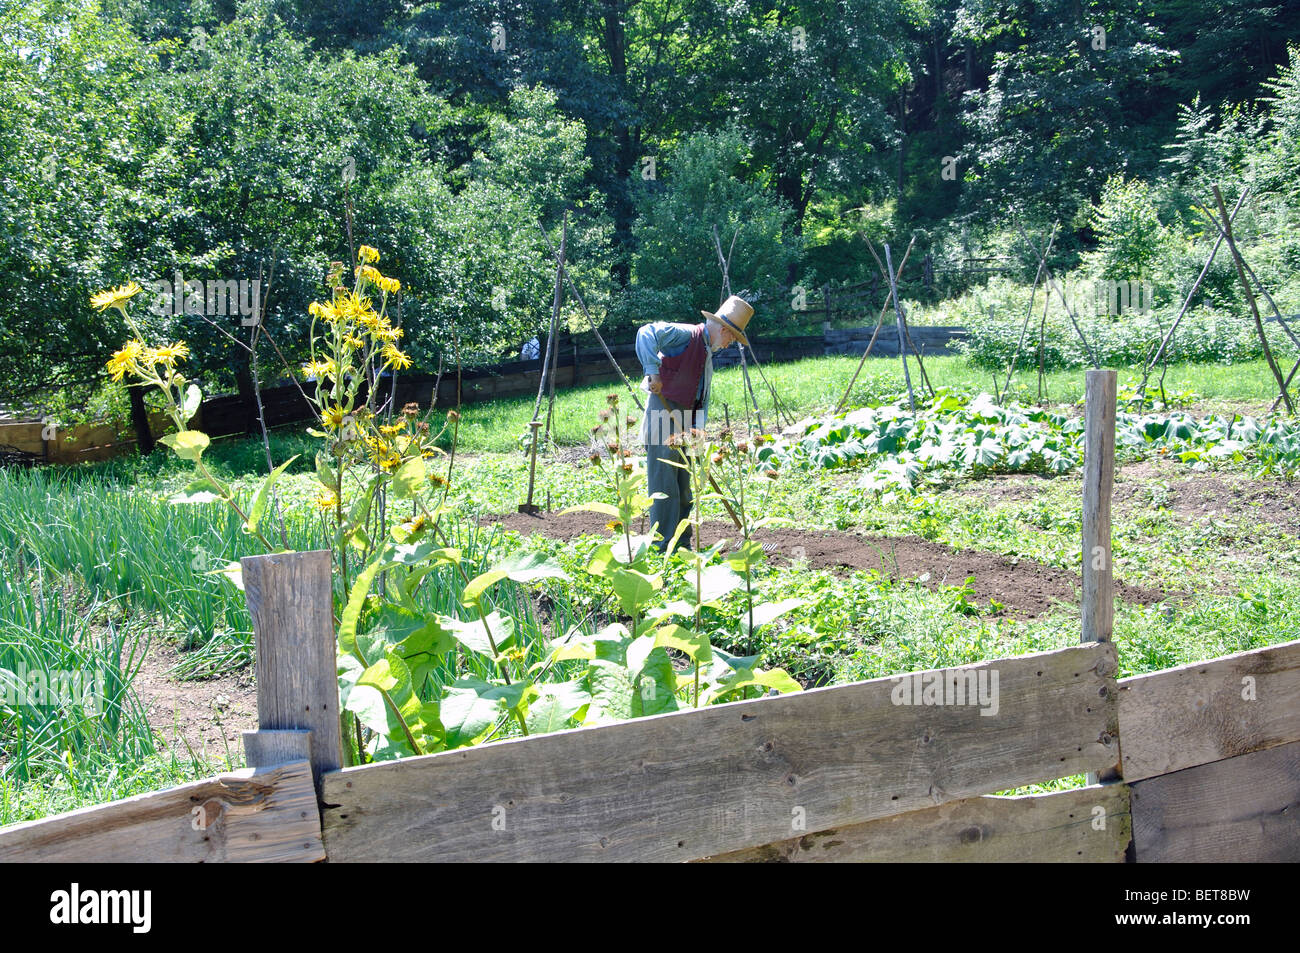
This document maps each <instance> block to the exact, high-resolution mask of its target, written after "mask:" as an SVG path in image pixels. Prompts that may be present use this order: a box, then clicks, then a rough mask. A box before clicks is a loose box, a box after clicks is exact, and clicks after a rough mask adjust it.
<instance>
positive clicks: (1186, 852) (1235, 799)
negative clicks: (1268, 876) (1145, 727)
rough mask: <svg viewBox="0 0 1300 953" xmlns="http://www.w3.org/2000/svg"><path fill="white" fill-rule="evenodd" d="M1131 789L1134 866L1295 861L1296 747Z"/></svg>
mask: <svg viewBox="0 0 1300 953" xmlns="http://www.w3.org/2000/svg"><path fill="white" fill-rule="evenodd" d="M1132 788H1133V793H1132V810H1133V848H1134V851H1135V854H1136V859H1137V861H1138V862H1139V863H1165V862H1180V863H1181V862H1194V863H1203V862H1213V863H1223V862H1232V861H1250V862H1252V863H1270V862H1280V861H1290V862H1293V863H1294V862H1296V861H1300V823H1297V818H1300V742H1292V743H1291V744H1287V745H1281V746H1279V747H1276V748H1267V749H1265V750H1263V751H1254V752H1251V753H1250V754H1243V755H1239V756H1237V757H1235V758H1228V759H1226V760H1224V761H1215V762H1212V763H1210V764H1202V765H1199V766H1197V767H1195V768H1185V769H1183V770H1182V771H1175V772H1174V773H1173V774H1163V775H1160V776H1159V777H1154V778H1148V779H1147V780H1145V781H1138V782H1137V783H1136V784H1133V785H1132Z"/></svg>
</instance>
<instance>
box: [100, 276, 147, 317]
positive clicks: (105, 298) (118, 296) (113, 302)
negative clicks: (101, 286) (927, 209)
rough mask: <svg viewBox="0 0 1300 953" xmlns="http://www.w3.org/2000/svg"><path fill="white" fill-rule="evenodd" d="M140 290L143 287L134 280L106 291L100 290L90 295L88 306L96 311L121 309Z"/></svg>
mask: <svg viewBox="0 0 1300 953" xmlns="http://www.w3.org/2000/svg"><path fill="white" fill-rule="evenodd" d="M142 290H144V289H142V288H141V287H140V286H139V285H137V284H136V283H135V282H134V281H131V282H128V283H127V284H124V285H119V286H118V287H116V288H112V289H110V290H108V291H101V292H99V293H98V294H93V295H91V296H90V306H91V307H92V308H94V309H95V310H97V311H107V310H108V309H109V308H117V309H118V310H121V309H122V306H123V305H125V304H126V303H127V302H128V301H130V300H131V299H132V298H134V297H135V296H136V295H138V294H139V293H140V292H141V291H142ZM123 313H125V312H123Z"/></svg>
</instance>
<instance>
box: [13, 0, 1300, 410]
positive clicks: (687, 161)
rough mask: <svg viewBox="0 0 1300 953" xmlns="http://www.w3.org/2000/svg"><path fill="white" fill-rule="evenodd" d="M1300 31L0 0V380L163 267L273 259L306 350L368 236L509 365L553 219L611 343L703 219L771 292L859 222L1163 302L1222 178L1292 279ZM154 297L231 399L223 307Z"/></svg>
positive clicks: (1003, 11)
mask: <svg viewBox="0 0 1300 953" xmlns="http://www.w3.org/2000/svg"><path fill="white" fill-rule="evenodd" d="M1208 24H1212V25H1213V28H1212V29H1211V28H1208V27H1207V25H1208ZM1297 42H1300V4H1297V3H1295V2H1291V0H1265V2H1260V0H1224V2H1221V3H1215V4H1209V3H1208V2H1206V0H1171V2H1160V3H1156V2H1154V0H1138V2H1119V0H1034V2H1028V0H905V2H897V0H747V2H741V3H736V2H732V0H598V2H579V0H511V2H508V3H500V2H497V0H492V2H488V0H446V2H423V3H419V2H417V3H398V2H396V0H368V2H365V3H362V2H359V0H323V2H310V3H309V2H306V0H195V2H192V3H187V4H178V3H175V2H171V0H104V2H102V3H95V2H92V0H38V2H35V3H30V4H6V5H4V7H3V10H2V12H0V234H2V235H3V242H2V244H0V282H3V287H4V292H5V293H4V295H3V296H2V297H0V375H3V379H4V381H5V385H4V388H3V390H4V392H5V396H4V397H3V398H0V400H2V401H3V402H4V403H8V404H17V403H21V401H22V400H23V399H25V398H26V397H40V396H41V395H44V394H49V393H50V392H52V391H54V390H59V391H61V392H62V393H64V394H70V393H72V394H79V395H81V399H84V397H85V396H86V395H87V394H88V393H89V392H90V391H92V390H94V389H95V388H96V387H98V386H99V384H100V383H101V381H102V375H100V374H99V369H100V368H101V367H102V365H103V362H104V360H105V359H106V357H107V356H108V354H109V353H111V351H112V349H113V348H114V346H115V345H116V344H117V343H118V341H119V340H120V338H121V337H122V334H123V328H122V327H121V326H120V320H119V319H118V318H117V317H116V312H115V311H112V310H111V309H110V310H109V311H106V312H97V311H94V310H93V309H91V308H90V307H89V305H88V297H89V294H90V292H92V291H94V290H97V289H99V288H102V287H105V286H113V285H119V284H122V283H125V282H126V281H130V280H135V281H139V282H141V283H145V282H149V281H158V280H168V281H171V280H173V279H174V277H175V276H176V275H177V273H180V274H181V275H183V277H184V278H185V279H190V280H194V281H200V282H207V281H228V280H232V279H234V280H239V279H244V280H252V279H257V278H260V279H261V280H262V281H263V287H266V285H267V283H268V282H269V279H270V276H271V273H272V268H274V281H273V282H271V283H270V287H269V297H268V298H267V300H266V303H267V306H268V321H267V325H266V329H267V331H268V332H269V333H270V335H271V337H272V338H273V339H274V342H275V344H276V345H277V346H278V347H279V348H280V349H281V350H282V351H283V353H284V354H285V355H286V357H288V358H289V359H290V361H293V360H296V359H297V358H298V357H300V356H301V348H302V346H303V343H304V341H305V339H306V331H307V327H308V319H307V317H306V304H307V302H308V301H309V300H311V298H312V297H313V296H314V295H318V294H319V290H320V281H321V279H322V278H323V276H324V275H325V273H326V272H327V270H328V267H329V263H330V262H331V261H342V260H346V259H347V258H348V257H349V256H350V255H351V254H352V252H351V250H350V248H351V247H354V246H355V245H357V244H359V243H361V242H365V243H367V244H370V245H373V246H376V247H378V248H380V249H381V250H382V251H383V252H384V254H385V259H384V262H383V264H384V266H385V273H387V274H391V275H393V276H396V277H398V278H399V279H401V281H402V283H403V294H402V302H401V320H402V322H403V325H404V328H405V331H406V335H407V337H406V342H407V344H408V346H409V350H410V353H411V354H412V355H413V357H414V358H415V360H416V362H417V363H418V365H419V367H420V368H421V369H424V370H429V371H432V370H436V368H437V367H438V366H439V363H440V362H444V363H445V361H446V359H447V356H448V355H449V353H450V350H449V349H450V348H452V347H455V346H459V348H460V350H461V351H462V357H463V358H464V359H465V360H466V361H468V362H473V361H487V360H493V359H495V358H497V357H499V356H501V355H502V354H506V353H511V352H513V351H515V350H516V349H517V348H518V347H519V345H520V344H521V343H522V342H523V341H525V340H527V339H528V338H529V337H531V336H532V335H533V334H537V333H539V332H542V331H543V329H544V328H545V327H546V325H547V323H548V322H549V317H550V310H551V288H552V282H553V269H554V260H553V257H552V255H553V252H552V247H553V246H555V245H558V242H559V238H560V232H561V223H562V221H567V227H568V256H567V257H568V261H569V268H570V271H571V273H572V275H573V277H574V280H575V282H576V284H577V285H578V287H579V288H580V290H581V291H582V292H583V294H584V297H585V298H586V300H587V303H588V305H589V306H590V307H591V311H592V314H593V316H594V318H595V320H597V321H603V322H605V323H606V324H607V326H608V329H609V330H610V331H611V333H618V332H619V329H620V328H626V327H627V326H628V325H631V324H634V323H636V322H639V321H642V320H646V319H648V318H652V317H653V318H661V317H676V318H678V319H680V320H690V319H691V316H692V315H693V314H695V313H697V312H696V309H697V308H699V307H702V306H707V305H711V304H713V303H715V302H716V299H717V297H718V294H719V291H720V286H721V275H720V272H719V270H718V267H717V261H716V257H717V256H716V253H715V251H714V248H713V238H712V230H713V226H714V225H716V226H717V227H718V229H719V233H720V234H721V235H722V236H723V238H724V241H725V242H726V243H727V244H728V245H729V244H730V240H731V236H732V235H733V234H736V230H737V229H739V233H738V234H739V237H738V238H737V240H736V245H735V251H734V256H733V264H732V283H733V287H735V288H736V289H737V290H739V289H741V288H749V289H750V290H751V291H754V292H755V293H757V294H759V295H760V300H761V301H767V302H771V303H773V304H775V303H777V302H779V301H781V300H783V296H784V295H785V294H786V293H787V292H786V290H785V289H786V288H788V287H789V286H790V285H792V284H795V283H799V284H803V285H815V284H817V283H820V282H825V281H829V280H845V279H847V280H853V279H858V278H863V277H867V276H869V275H870V274H872V272H873V271H874V266H873V265H872V264H871V263H870V260H869V258H868V259H865V260H864V259H863V256H862V247H861V243H860V242H859V241H858V240H857V239H856V232H857V230H858V229H859V228H862V229H865V230H866V231H868V232H869V233H871V234H872V236H873V238H876V239H887V240H892V241H894V243H895V244H898V245H902V244H905V243H906V240H907V239H908V238H910V237H911V235H913V234H916V235H917V237H918V243H919V245H920V246H921V247H920V251H919V253H918V254H917V260H918V261H919V259H920V257H921V255H923V254H924V253H925V252H930V253H931V254H932V256H933V260H934V261H935V262H937V263H938V264H939V265H940V266H941V267H942V266H945V265H947V266H956V265H959V264H960V263H961V262H962V261H963V260H964V259H966V258H968V257H978V256H981V255H985V256H987V255H988V254H996V253H1006V252H1009V251H1011V250H1012V242H1011V239H1012V238H1014V237H1015V236H1016V235H1018V232H1019V229H1020V228H1021V227H1024V228H1027V229H1029V230H1030V231H1032V232H1036V233H1038V234H1043V233H1045V232H1046V231H1047V229H1048V228H1050V226H1051V224H1052V222H1054V221H1057V222H1060V223H1061V227H1062V235H1061V237H1060V239H1059V240H1058V243H1057V247H1058V249H1059V255H1060V256H1062V259H1061V261H1062V265H1063V267H1070V266H1075V265H1077V266H1079V267H1081V268H1083V269H1085V271H1087V272H1088V273H1089V274H1094V275H1096V276H1097V277H1106V278H1110V279H1119V278H1121V277H1128V276H1131V275H1136V274H1139V273H1149V272H1153V271H1154V272H1159V273H1160V277H1161V281H1162V282H1163V285H1162V287H1164V288H1165V289H1166V291H1165V292H1164V293H1165V294H1167V295H1168V296H1171V297H1172V296H1174V295H1175V293H1176V289H1177V288H1180V287H1184V286H1185V285H1186V284H1187V275H1188V273H1189V272H1190V273H1192V274H1193V275H1194V273H1195V270H1196V269H1197V268H1198V267H1199V265H1198V263H1197V259H1198V258H1201V259H1202V260H1203V254H1204V251H1203V249H1204V246H1205V245H1206V243H1207V241H1208V240H1209V238H1210V237H1211V236H1209V235H1208V234H1207V225H1206V222H1205V219H1204V216H1203V215H1202V214H1201V213H1200V212H1199V211H1198V210H1197V206H1198V204H1201V203H1204V202H1205V201H1206V200H1207V199H1208V197H1209V185H1210V183H1214V182H1217V183H1219V184H1220V185H1221V187H1222V188H1223V190H1224V192H1225V195H1228V196H1231V200H1233V201H1235V198H1236V196H1237V195H1239V194H1240V192H1241V190H1242V189H1243V188H1245V187H1247V186H1250V187H1251V188H1252V189H1254V190H1255V191H1256V193H1257V194H1258V195H1259V199H1258V200H1257V202H1253V203H1252V207H1251V209H1250V210H1249V211H1248V213H1246V215H1245V216H1244V217H1243V219H1242V222H1241V233H1242V238H1243V241H1245V242H1247V243H1248V244H1250V243H1257V244H1258V245H1259V247H1260V256H1261V257H1260V259H1259V265H1258V266H1257V267H1258V270H1260V271H1261V272H1264V273H1267V274H1268V275H1269V276H1270V277H1271V278H1274V279H1276V280H1277V282H1278V283H1280V284H1281V285H1282V286H1284V287H1285V286H1286V284H1287V282H1288V281H1291V280H1292V279H1291V278H1290V277H1289V276H1290V275H1291V274H1293V273H1294V265H1295V263H1296V257H1297V251H1296V244H1297V239H1295V238H1294V237H1293V236H1294V235H1296V234H1297V231H1296V230H1295V229H1294V228H1290V227H1288V225H1287V223H1289V222H1291V221H1293V219H1294V214H1295V211H1296V209H1297V206H1298V205H1300V177H1298V176H1297V174H1296V169H1297V163H1300V147H1298V146H1297V145H1296V143H1297V142H1300V72H1297V71H1300V57H1298V56H1296V55H1295V53H1294V52H1292V53H1291V54H1290V55H1289V54H1288V44H1292V46H1291V49H1292V51H1294V44H1295V43H1297ZM349 221H350V223H351V231H350V232H349V228H348V223H349ZM539 226H540V227H539ZM543 232H545V235H544V234H543ZM1288 269H1290V270H1288ZM1230 279H1231V275H1230V274H1228V273H1227V272H1226V271H1225V272H1224V273H1222V274H1220V273H1219V272H1218V271H1216V272H1214V273H1212V274H1211V276H1210V278H1209V280H1208V281H1207V283H1206V290H1205V293H1206V294H1207V295H1209V296H1210V297H1211V298H1212V299H1213V300H1215V301H1217V302H1220V303H1225V302H1226V303H1231V300H1232V298H1233V295H1234V293H1235V292H1234V291H1233V290H1232V282H1231V280H1230ZM778 311H779V309H777V308H774V309H773V313H772V318H773V321H774V326H776V325H779V321H777V320H776V319H778V318H779V317H780V315H779V313H778ZM141 313H142V314H147V316H148V320H149V322H150V332H151V333H153V334H156V335H158V336H159V337H168V338H184V339H186V340H187V341H190V342H191V345H192V352H193V354H192V364H191V369H192V371H193V372H194V373H195V374H196V375H197V376H198V377H200V378H201V379H203V380H204V382H205V383H206V384H207V385H208V386H209V387H210V388H233V389H239V390H241V391H244V392H247V390H248V387H249V378H248V367H247V365H248V353H247V351H246V349H244V348H242V347H241V346H240V345H239V344H237V343H236V341H237V340H241V341H242V340H247V338H248V328H247V327H246V326H245V325H244V324H243V323H242V322H241V320H240V317H241V316H239V315H229V314H228V315H224V316H222V315H217V316H213V315H197V314H187V313H185V310H184V309H183V308H182V309H181V313H180V314H173V313H164V312H163V310H162V309H161V308H154V309H152V310H151V311H148V312H145V311H143V310H142V311H141ZM564 318H565V321H566V323H567V325H568V327H569V328H570V329H571V330H572V331H574V332H583V331H584V330H585V329H586V327H587V323H586V318H585V316H583V314H582V312H581V311H580V310H578V309H576V308H574V307H572V306H568V307H566V312H565V315H564ZM263 346H267V342H266V341H265V340H263ZM273 354H274V351H273V350H268V352H267V353H266V354H265V355H264V356H265V357H266V358H267V361H266V363H265V364H264V365H263V367H264V368H267V367H277V368H282V365H281V364H280V363H279V360H278V356H276V357H275V358H274V359H272V357H273Z"/></svg>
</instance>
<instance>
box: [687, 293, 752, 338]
mask: <svg viewBox="0 0 1300 953" xmlns="http://www.w3.org/2000/svg"><path fill="white" fill-rule="evenodd" d="M700 314H702V315H704V316H705V317H706V318H711V319H712V320H714V321H717V322H718V323H720V324H721V325H722V326H723V327H725V328H727V329H728V330H729V331H731V333H732V334H734V335H736V337H737V338H739V339H740V343H741V344H743V345H745V346H746V347H749V338H747V337H745V326H746V325H748V324H749V319H750V318H752V317H753V316H754V309H753V308H752V307H750V304H749V302H748V301H746V300H745V299H744V298H742V297H740V295H732V296H731V297H730V298H728V299H727V300H726V301H724V302H722V307H720V308H718V310H717V312H716V313H714V312H713V311H701V312H700Z"/></svg>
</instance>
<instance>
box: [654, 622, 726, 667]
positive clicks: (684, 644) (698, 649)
mask: <svg viewBox="0 0 1300 953" xmlns="http://www.w3.org/2000/svg"><path fill="white" fill-rule="evenodd" d="M654 644H655V645H657V646H661V647H663V648H668V649H676V650H677V651H679V652H684V653H685V654H686V655H687V656H688V657H689V658H690V660H691V661H692V662H695V663H696V664H703V663H705V662H710V661H712V660H713V646H712V644H710V642H709V637H708V636H707V635H704V634H702V633H699V632H692V631H691V630H690V629H688V628H686V627H685V626H680V625H665V626H663V627H661V628H659V629H656V630H655V633H654Z"/></svg>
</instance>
